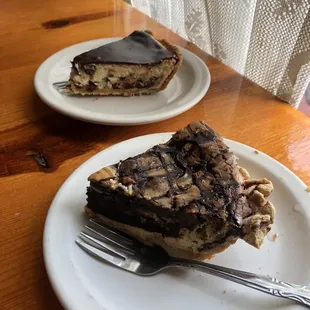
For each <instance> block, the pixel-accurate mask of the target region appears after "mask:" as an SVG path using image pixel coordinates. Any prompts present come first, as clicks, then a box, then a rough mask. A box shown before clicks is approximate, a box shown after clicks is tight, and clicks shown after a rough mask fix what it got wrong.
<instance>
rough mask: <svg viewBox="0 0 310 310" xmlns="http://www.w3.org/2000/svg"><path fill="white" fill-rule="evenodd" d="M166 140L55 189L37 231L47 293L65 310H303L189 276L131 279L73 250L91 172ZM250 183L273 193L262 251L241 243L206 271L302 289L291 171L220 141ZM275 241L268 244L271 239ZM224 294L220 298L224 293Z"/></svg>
mask: <svg viewBox="0 0 310 310" xmlns="http://www.w3.org/2000/svg"><path fill="white" fill-rule="evenodd" d="M170 136H171V134H169V133H162V134H153V135H147V136H142V137H138V138H134V139H130V140H127V141H124V142H122V143H119V144H116V145H114V146H112V147H110V148H108V149H106V150H104V151H102V152H100V153H98V154H97V155H95V156H93V157H92V158H90V159H89V160H88V161H86V162H85V163H84V164H83V165H81V166H80V167H79V168H78V169H77V170H76V171H75V172H73V173H72V175H71V176H70V177H69V178H68V179H67V181H66V182H65V183H64V184H63V185H62V187H61V188H60V189H59V191H58V193H57V195H56V196H55V198H54V200H53V203H52V205H51V207H50V209H49V212H48V216H47V220H46V223H45V229H44V242H43V247H44V259H45V264H46V268H47V272H48V275H49V278H50V280H51V283H52V286H53V288H54V290H55V292H56V294H57V296H58V297H59V299H60V301H61V302H62V304H63V305H64V307H65V308H66V309H68V310H85V309H87V310H99V309H100V310H103V309H105V310H123V309H124V310H136V309H143V310H158V309H161V310H166V309H167V310H168V309H169V310H170V309H178V310H188V309H216V310H222V309H236V310H242V309H249V308H251V310H256V309H257V310H261V309H265V310H267V309H280V308H281V307H283V306H284V307H285V309H286V310H289V309H303V308H302V307H300V306H298V305H296V304H294V303H292V302H288V301H286V300H283V299H281V298H276V297H272V296H269V295H266V294H263V293H260V292H257V291H254V290H252V289H250V288H246V287H243V286H240V285H238V284H235V283H231V282H228V281H225V280H222V279H219V278H215V277H212V276H211V275H207V274H201V273H200V272H195V271H192V270H171V271H167V272H162V273H161V274H158V275H156V276H153V277H145V278H144V277H139V276H136V275H133V274H130V273H128V272H125V271H123V270H120V269H117V268H115V267H112V266H110V265H108V264H105V263H103V262H99V261H98V260H95V259H94V258H92V257H91V256H89V255H88V254H86V253H85V252H84V251H83V250H81V249H80V248H79V247H78V246H77V245H76V244H75V243H74V241H75V239H76V237H77V235H78V233H79V232H80V231H81V230H82V229H83V226H84V224H85V223H86V221H87V220H86V217H85V216H84V212H83V210H84V206H85V204H86V194H85V192H86V187H87V184H88V182H87V177H88V176H89V175H90V174H91V173H92V172H94V171H96V170H98V169H100V168H102V167H103V166H105V165H109V164H112V163H115V162H116V161H119V160H121V159H125V158H127V157H129V156H134V155H136V154H138V153H141V152H143V151H145V150H146V149H148V148H150V147H151V146H153V145H155V144H158V143H163V142H166V141H167V140H168V139H169V138H170ZM225 142H226V143H227V144H228V145H229V146H230V147H231V149H232V151H234V152H235V153H236V155H237V156H238V157H239V158H240V164H241V165H242V166H244V167H246V168H247V169H248V170H249V172H250V173H251V174H252V176H254V177H266V178H268V179H270V180H271V181H272V182H273V184H274V187H275V190H274V193H273V194H272V196H271V201H272V202H273V203H274V205H275V207H276V209H277V215H276V221H275V224H274V225H273V228H272V231H271V232H270V233H269V235H268V236H267V238H266V240H265V242H264V244H263V246H262V248H261V249H260V250H257V249H255V248H253V247H251V246H250V245H248V244H246V243H245V242H243V241H242V240H239V241H238V242H237V243H236V244H235V245H233V246H231V247H230V248H229V249H228V250H226V251H224V252H223V253H220V254H218V255H217V256H216V257H215V258H214V259H212V260H211V262H212V263H215V264H220V265H224V266H229V267H233V268H236V269H242V270H246V271H250V272H255V273H262V274H270V275H273V276H275V277H277V278H279V279H282V280H287V281H291V282H295V283H298V284H308V283H309V279H310V250H309V238H310V193H307V192H306V186H305V184H304V183H303V182H302V181H301V180H300V179H298V177H297V176H295V175H294V174H293V173H292V172H291V171H289V170H288V169H287V168H285V167H284V166H283V165H281V164H280V163H278V162H277V161H276V160H274V159H272V158H270V157H269V156H267V155H265V154H263V153H259V154H257V153H255V152H254V149H252V148H250V147H248V146H245V145H243V144H240V143H238V142H234V141H230V140H225ZM274 234H279V237H278V238H277V240H275V241H273V235H274ZM224 291H226V292H225V293H224Z"/></svg>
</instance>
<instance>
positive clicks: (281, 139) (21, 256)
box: [0, 0, 310, 310]
mask: <svg viewBox="0 0 310 310" xmlns="http://www.w3.org/2000/svg"><path fill="white" fill-rule="evenodd" d="M85 4H86V2H85V1H67V0H54V1H35V0H29V1H22V0H11V1H3V3H1V13H0V16H1V18H0V60H1V61H0V70H1V81H0V85H1V88H0V89H1V91H0V102H1V113H0V119H1V121H0V141H1V157H0V158H1V160H0V173H1V179H0V182H1V184H0V188H1V207H0V228H1V232H0V308H1V309H2V310H8V309H12V310H13V309H14V310H19V309H32V310H36V309H42V310H47V309H52V310H58V309H62V307H61V305H60V304H59V302H58V300H57V299H56V297H55V294H54V293H53V291H52V289H51V287H50V284H49V281H48V279H47V275H46V272H45V269H44V263H43V257H42V232H43V226H44V221H45V217H46V214H47V211H48V208H49V205H50V203H51V201H52V199H53V197H54V195H55V193H56V192H57V190H58V188H59V187H60V186H61V184H62V183H63V182H64V181H65V179H66V178H67V177H68V176H69V174H70V173H71V172H72V171H73V170H75V169H76V168H77V167H78V166H79V165H80V164H81V163H83V162H84V161H85V160H87V159H88V158H90V157H91V156H92V155H94V154H95V153H97V152H98V151H100V150H102V149H104V148H106V147H108V146H110V145H112V144H115V143H118V142H120V141H122V140H124V139H128V138H131V137H135V136H138V135H145V134H150V133H156V132H164V131H174V130H177V129H179V128H181V127H183V126H185V125H186V124H187V123H189V122H190V121H193V120H200V119H201V120H205V121H206V122H207V123H209V124H210V125H211V126H213V127H214V128H215V129H216V130H218V131H219V132H220V133H221V134H222V135H223V136H225V137H227V138H229V139H233V140H237V141H239V142H242V143H245V144H248V145H250V146H252V147H254V148H256V149H259V150H261V151H263V152H265V153H267V154H268V155H270V156H272V157H274V158H275V159H277V160H278V161H280V162H281V163H282V164H284V165H285V166H287V167H288V168H289V169H291V170H292V171H294V172H295V173H296V174H297V175H298V176H299V177H300V178H301V179H302V180H303V181H304V182H305V183H306V184H307V185H310V118H309V117H307V116H306V115H304V114H302V113H301V112H299V111H297V110H295V109H293V108H292V107H290V106H289V105H288V104H286V103H283V102H281V101H279V100H278V99H276V98H275V97H273V96H272V95H270V94H269V93H268V92H266V91H265V90H263V89H262V88H260V87H258V86H257V85H255V84H253V83H252V82H250V81H248V80H247V79H245V78H244V77H242V76H241V75H239V74H237V73H236V72H235V71H233V70H232V69H230V68H228V67H226V66H225V65H223V64H221V63H219V62H218V61H217V60H215V59H214V58H213V57H210V56H208V55H207V54H205V53H203V52H202V51H200V50H199V49H198V48H196V47H195V46H194V45H192V44H190V43H188V42H186V41H185V40H183V39H181V38H180V37H179V36H177V35H176V34H174V33H172V32H171V31H169V30H167V29H166V28H164V27H163V26H161V25H159V24H157V23H156V22H155V21H154V20H152V19H150V18H148V17H146V16H144V15H143V14H142V13H140V12H138V11H137V10H135V9H133V8H132V7H130V6H129V5H127V4H126V3H125V2H122V1H121V0H115V1H108V0H106V1H105V0H88V1H87V5H85ZM146 28H148V29H153V31H154V32H155V34H156V35H157V36H158V37H161V38H166V39H168V40H170V41H172V42H173V43H176V44H179V45H181V46H184V47H186V48H188V49H189V50H191V51H193V52H195V53H196V54H197V55H199V56H200V57H201V58H202V59H203V60H204V61H205V62H206V64H207V65H208V67H209V69H210V72H211V75H212V83H211V87H210V90H209V91H208V93H207V94H206V96H205V97H204V99H203V100H202V101H201V102H200V103H199V104H198V105H196V106H195V107H194V108H192V109H191V110H190V111H188V112H186V113H184V114H182V115H180V116H178V117H175V118H173V119H170V120H167V121H163V122H159V123H155V124H150V125H143V126H132V127H107V126H100V125H93V124H87V123H82V122H80V121H76V120H73V119H70V118H68V117H66V116H63V115H60V114H59V113H56V112H54V111H53V110H51V109H50V108H48V107H47V106H46V105H45V104H44V103H43V102H41V101H40V99H39V98H38V96H37V95H36V93H35V91H34V88H33V76H34V73H35V71H36V69H37V68H38V66H39V65H40V63H41V62H42V61H43V60H44V59H46V58H47V57H48V56H50V55H51V54H53V53H55V52H57V51H58V50H60V49H62V48H64V47H66V46H69V45H72V44H75V43H78V42H82V41H87V40H92V39H98V38H102V37H113V36H124V35H127V34H129V33H130V32H131V31H133V30H135V29H146ZM40 153H41V154H43V156H44V157H45V158H46V160H47V163H48V167H42V166H40V165H38V156H36V155H38V154H40Z"/></svg>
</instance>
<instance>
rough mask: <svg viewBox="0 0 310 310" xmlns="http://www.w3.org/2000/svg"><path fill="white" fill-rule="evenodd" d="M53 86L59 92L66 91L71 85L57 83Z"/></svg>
mask: <svg viewBox="0 0 310 310" xmlns="http://www.w3.org/2000/svg"><path fill="white" fill-rule="evenodd" d="M53 86H54V87H55V88H56V89H57V90H65V89H67V88H68V86H69V83H68V82H67V81H61V82H55V83H53Z"/></svg>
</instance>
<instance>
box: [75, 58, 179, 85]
mask: <svg viewBox="0 0 310 310" xmlns="http://www.w3.org/2000/svg"><path fill="white" fill-rule="evenodd" d="M175 62H176V60H175V59H167V60H164V61H162V62H161V63H159V64H158V65H155V66H144V65H140V66H138V65H126V64H124V65H113V64H95V65H92V66H94V67H95V72H94V74H93V76H91V75H89V74H87V73H86V72H84V71H83V70H81V69H79V68H77V70H78V74H76V73H74V72H73V73H71V78H70V79H71V81H72V82H73V83H74V84H77V85H79V87H81V88H83V87H87V86H88V85H89V82H90V81H91V82H92V83H94V84H95V85H96V86H97V88H98V89H113V88H114V87H113V85H115V84H118V83H120V78H126V83H134V82H135V81H137V80H139V79H142V80H143V81H147V80H150V79H151V78H154V77H155V78H156V77H157V78H158V80H157V82H156V83H155V85H154V86H151V87H149V88H150V89H152V88H158V87H160V86H161V85H162V84H163V83H164V81H165V80H166V79H167V78H168V76H169V75H170V74H171V73H172V71H173V69H174V66H175Z"/></svg>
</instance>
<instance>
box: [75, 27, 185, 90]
mask: <svg viewBox="0 0 310 310" xmlns="http://www.w3.org/2000/svg"><path fill="white" fill-rule="evenodd" d="M182 59H183V57H182V55H181V54H180V52H179V50H178V48H177V47H175V46H173V45H171V44H170V43H168V42H167V41H166V40H157V39H155V38H154V36H153V35H152V33H151V32H149V31H134V32H133V33H132V34H130V35H129V36H128V37H126V38H124V39H122V40H119V41H115V42H112V43H109V44H106V45H103V46H100V47H98V48H95V49H93V50H90V51H87V52H85V53H83V54H80V55H78V56H76V57H75V58H74V59H73V61H72V69H71V74H70V80H69V88H70V91H71V92H72V93H74V94H80V95H102V96H108V95H119V96H133V95H143V94H152V93H155V92H158V91H161V90H163V89H165V88H166V87H167V85H168V83H169V82H170V80H171V79H172V77H173V76H174V75H175V73H176V72H177V70H178V68H179V67H180V65H181V63H182Z"/></svg>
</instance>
